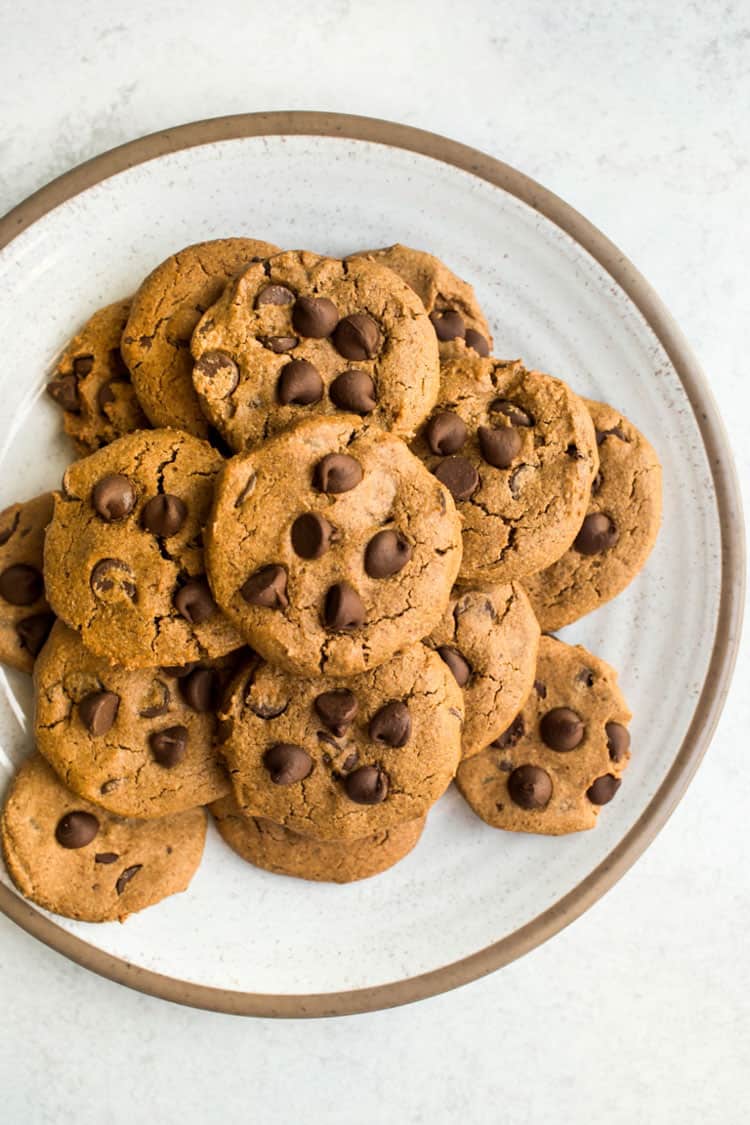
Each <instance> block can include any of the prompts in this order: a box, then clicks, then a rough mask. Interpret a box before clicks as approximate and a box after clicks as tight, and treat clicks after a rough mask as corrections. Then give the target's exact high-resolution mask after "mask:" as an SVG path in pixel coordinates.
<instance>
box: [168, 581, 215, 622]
mask: <svg viewBox="0 0 750 1125" xmlns="http://www.w3.org/2000/svg"><path fill="white" fill-rule="evenodd" d="M172 603H173V605H174V607H175V609H176V610H177V612H178V613H180V614H181V615H182V616H183V617H184V618H185V620H186V621H189V622H190V624H191V625H202V624H203V623H204V622H205V621H208V620H209V619H210V618H211V617H213V615H214V613H215V612H216V602H215V601H214V599H213V596H212V594H211V591H210V590H209V588H208V582H207V581H206V579H205V578H204V577H199V578H189V579H188V581H187V582H186V583H185V585H184V586H181V587H180V589H179V590H178V591H177V592H176V594H175V595H174V597H173V599H172Z"/></svg>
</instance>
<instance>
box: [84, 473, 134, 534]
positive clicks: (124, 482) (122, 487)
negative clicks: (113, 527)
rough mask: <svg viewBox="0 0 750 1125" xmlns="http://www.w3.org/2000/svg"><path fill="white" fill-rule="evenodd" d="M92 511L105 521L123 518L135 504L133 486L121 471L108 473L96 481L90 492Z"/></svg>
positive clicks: (112, 521) (109, 521)
mask: <svg viewBox="0 0 750 1125" xmlns="http://www.w3.org/2000/svg"><path fill="white" fill-rule="evenodd" d="M91 503H92V505H93V507H94V511H95V512H96V514H97V515H98V516H99V518H100V519H103V520H104V522H105V523H114V522H115V521H116V520H122V519H125V516H129V515H130V513H131V512H132V511H133V508H134V506H135V488H134V487H133V483H132V481H131V480H129V478H128V477H126V476H123V474H122V473H108V474H107V476H106V477H102V479H101V480H100V481H97V482H96V484H95V485H94V487H93V489H92V492H91Z"/></svg>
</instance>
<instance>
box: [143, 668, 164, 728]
mask: <svg viewBox="0 0 750 1125" xmlns="http://www.w3.org/2000/svg"><path fill="white" fill-rule="evenodd" d="M164 671H165V672H167V669H166V668H165V669H164ZM167 674H168V673H167ZM170 699H171V696H170V692H169V688H168V687H167V685H166V684H165V683H164V682H163V681H162V680H152V681H151V684H150V685H149V689H148V692H147V694H146V697H145V699H143V700H142V701H141V707H140V708H139V710H138V714H139V715H140V716H141V718H142V719H157V718H158V717H159V716H160V715H166V713H167V711H168V710H169V702H170Z"/></svg>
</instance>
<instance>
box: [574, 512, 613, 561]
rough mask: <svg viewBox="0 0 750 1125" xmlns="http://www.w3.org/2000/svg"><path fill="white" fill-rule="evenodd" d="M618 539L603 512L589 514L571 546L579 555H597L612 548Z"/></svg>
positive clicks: (610, 522)
mask: <svg viewBox="0 0 750 1125" xmlns="http://www.w3.org/2000/svg"><path fill="white" fill-rule="evenodd" d="M619 537H620V535H619V532H618V530H617V527H616V526H615V523H614V521H613V520H612V519H610V517H609V516H607V515H605V514H604V512H591V513H590V514H589V515H588V516H586V519H585V520H584V521H583V524H582V525H581V530H580V531H579V532H578V535H577V536H576V538H575V542H574V543H573V546H574V547H575V549H576V551H578V553H579V554H580V555H599V554H601V553H602V552H603V551H607V550H609V548H610V547H614V545H615V543H616V542H617V540H618V539H619Z"/></svg>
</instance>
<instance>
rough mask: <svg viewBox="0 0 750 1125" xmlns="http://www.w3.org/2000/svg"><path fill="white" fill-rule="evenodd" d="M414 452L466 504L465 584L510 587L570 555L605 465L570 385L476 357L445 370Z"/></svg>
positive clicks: (462, 507)
mask: <svg viewBox="0 0 750 1125" xmlns="http://www.w3.org/2000/svg"><path fill="white" fill-rule="evenodd" d="M411 448H412V450H413V451H414V452H415V453H416V454H417V456H418V457H420V458H421V459H422V460H423V461H424V463H425V464H426V465H427V467H428V468H429V469H430V470H431V471H432V472H433V473H434V474H435V475H436V476H437V478H438V479H439V480H441V481H442V482H443V483H444V484H445V485H446V486H447V487H448V488H449V489H450V490H451V492H452V494H453V497H454V499H455V500H456V503H457V506H458V511H459V513H460V515H461V517H462V519H463V535H462V538H463V558H462V562H461V570H460V573H459V578H458V580H459V582H460V583H463V584H465V585H472V584H477V585H482V584H485V583H493V584H496V583H507V582H510V581H513V580H514V579H519V578H523V577H524V576H525V575H527V574H533V573H535V572H536V571H539V570H542V569H543V568H544V567H546V566H548V565H550V564H551V563H553V562H554V561H555V560H556V559H558V558H560V556H561V555H562V554H564V552H565V551H566V550H567V548H568V547H569V546H570V544H571V543H572V542H573V539H574V538H575V536H576V534H577V533H578V530H579V528H580V526H581V522H582V520H583V517H584V515H585V513H586V506H587V504H588V500H589V496H590V492H591V482H592V481H593V479H594V477H595V475H596V472H597V469H598V467H599V458H598V455H597V447H596V439H595V436H594V425H593V423H592V421H591V417H590V415H589V413H588V411H587V410H586V407H585V405H584V404H583V402H582V401H581V399H579V398H578V396H577V395H575V394H574V393H573V391H572V390H571V389H570V388H569V387H568V386H567V385H566V384H565V383H563V382H562V381H561V380H560V379H555V378H553V377H552V376H550V375H544V374H542V373H541V372H539V371H528V370H527V369H526V368H525V367H524V366H523V364H522V363H521V362H520V361H519V360H512V361H503V360H497V359H482V358H480V357H479V356H473V357H472V356H471V355H470V353H468V352H466V353H465V354H464V355H463V356H461V357H459V358H455V359H450V360H448V361H446V362H445V363H443V365H442V367H441V382H440V397H439V400H438V403H437V406H436V407H435V409H434V411H433V412H432V415H431V416H430V418H429V419H428V420H427V421H426V422H425V424H424V425H423V426H422V427H421V429H420V431H419V434H418V435H417V438H416V440H415V441H414V442H413V443H412V446H411Z"/></svg>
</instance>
